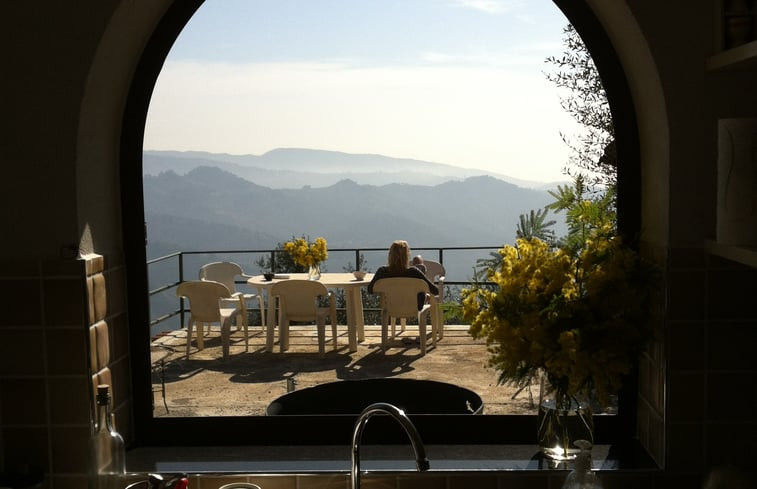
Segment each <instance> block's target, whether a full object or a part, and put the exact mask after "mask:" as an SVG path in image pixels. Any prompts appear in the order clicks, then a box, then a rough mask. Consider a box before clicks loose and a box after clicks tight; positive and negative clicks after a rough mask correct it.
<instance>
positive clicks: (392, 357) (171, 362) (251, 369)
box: [153, 325, 538, 416]
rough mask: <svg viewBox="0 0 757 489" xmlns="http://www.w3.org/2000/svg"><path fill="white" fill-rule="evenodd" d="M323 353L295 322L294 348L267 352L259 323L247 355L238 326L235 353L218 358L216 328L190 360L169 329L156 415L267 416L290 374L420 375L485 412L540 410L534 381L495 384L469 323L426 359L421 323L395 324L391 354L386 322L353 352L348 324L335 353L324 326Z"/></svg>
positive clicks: (314, 377)
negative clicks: (383, 343)
mask: <svg viewBox="0 0 757 489" xmlns="http://www.w3.org/2000/svg"><path fill="white" fill-rule="evenodd" d="M326 330H327V333H326V338H327V347H326V355H325V356H324V357H320V356H319V355H318V344H317V341H316V338H315V327H314V326H292V327H291V334H290V349H289V350H288V351H286V352H284V353H280V352H279V349H278V343H277V344H276V347H275V349H274V352H271V353H268V352H266V351H265V333H264V332H262V331H261V328H260V326H256V327H251V328H250V348H249V351H247V352H245V347H244V336H243V334H242V332H241V331H232V338H231V353H230V356H229V359H228V360H225V361H224V360H222V359H221V340H220V335H219V331H218V328H217V327H216V328H213V329H211V331H210V332H209V333H206V336H205V348H204V349H203V350H202V351H198V350H197V348H196V345H195V343H194V341H193V343H192V348H191V351H190V356H189V358H188V359H187V358H186V357H185V351H186V336H185V332H184V330H179V331H172V332H169V333H166V334H164V335H163V336H161V337H159V338H157V339H156V340H154V342H153V345H158V344H159V345H163V346H164V347H167V348H169V349H170V350H171V351H173V353H171V354H170V356H168V357H167V358H166V359H165V363H164V369H163V375H164V378H165V388H166V396H165V397H166V404H167V406H168V413H166V408H165V407H164V405H163V400H162V396H161V382H160V381H161V376H160V368H159V366H158V365H156V368H154V375H153V386H154V391H155V394H154V398H155V415H156V416H248V415H264V414H265V409H266V407H267V406H268V404H269V403H270V402H271V401H272V400H274V399H275V398H277V397H278V396H281V395H283V394H285V393H286V388H287V379H289V378H293V379H294V381H295V388H297V389H302V388H305V387H309V386H313V385H316V384H319V383H322V382H333V381H338V380H353V379H365V378H378V377H404V378H421V379H430V380H437V381H441V382H448V383H452V384H456V385H459V386H462V387H466V388H468V389H470V390H472V391H474V392H476V393H477V394H478V395H479V396H481V398H482V400H483V403H484V413H485V414H524V413H535V408H534V407H533V404H532V399H531V398H530V397H531V396H530V395H529V394H530V393H532V394H533V396H537V395H538V388H537V387H536V386H533V387H531V389H525V390H523V391H521V392H517V390H516V389H514V388H511V387H506V386H501V385H498V383H497V377H498V375H497V372H496V371H495V370H493V369H492V368H490V367H488V366H487V365H486V363H487V356H488V355H487V351H486V344H485V342H484V341H482V340H474V339H473V338H471V336H470V335H469V334H468V328H467V326H461V325H452V326H450V325H447V326H445V328H444V338H443V339H441V340H440V341H438V342H437V345H436V348H432V347H431V345H430V343H429V348H428V351H427V354H426V355H425V356H421V354H420V349H419V347H418V344H417V334H418V332H417V326H412V325H408V326H407V330H406V331H405V332H402V333H401V332H400V331H399V327H397V332H398V334H397V336H396V337H395V339H394V340H392V341H391V345H390V348H389V349H388V350H386V352H384V351H382V349H381V348H380V340H381V327H380V326H377V325H370V326H368V325H367V326H366V339H365V341H364V342H362V343H360V344H359V346H358V351H357V352H353V353H349V351H348V348H347V329H346V326H340V327H339V329H338V338H337V342H338V347H337V350H333V347H332V346H331V343H330V342H329V340H330V331H331V330H330V328H329V327H328V325H327V328H326Z"/></svg>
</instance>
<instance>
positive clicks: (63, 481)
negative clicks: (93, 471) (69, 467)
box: [53, 474, 89, 489]
mask: <svg viewBox="0 0 757 489" xmlns="http://www.w3.org/2000/svg"><path fill="white" fill-rule="evenodd" d="M88 483H89V478H88V477H87V475H86V474H81V475H78V474H77V475H72V474H64V475H55V476H54V477H53V487H54V488H55V489H83V488H85V487H88V486H87V484H88Z"/></svg>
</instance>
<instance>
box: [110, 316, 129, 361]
mask: <svg viewBox="0 0 757 489" xmlns="http://www.w3.org/2000/svg"><path fill="white" fill-rule="evenodd" d="M108 325H109V326H110V328H109V329H110V336H111V341H110V347H111V350H110V359H111V361H113V360H117V359H120V358H122V357H125V356H127V355H128V354H129V323H128V318H127V315H126V314H116V315H111V316H110V317H109V318H108Z"/></svg>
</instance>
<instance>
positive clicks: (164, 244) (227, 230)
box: [144, 160, 564, 333]
mask: <svg viewBox="0 0 757 489" xmlns="http://www.w3.org/2000/svg"><path fill="white" fill-rule="evenodd" d="M194 163H196V161H194V160H193V161H192V163H191V164H190V166H191V165H194ZM209 163H211V164H212V166H192V168H187V169H186V171H184V172H181V173H180V172H176V171H174V170H170V169H168V170H166V171H163V172H160V173H158V174H156V175H151V174H149V172H148V173H147V174H146V175H145V176H144V203H145V220H146V223H147V239H148V241H147V254H148V258H149V259H154V258H157V257H161V256H165V255H168V254H172V253H175V252H177V251H210V252H213V253H209V254H208V253H203V254H195V255H193V254H188V255H185V256H184V260H183V266H184V277H185V279H187V278H194V277H196V276H197V271H198V270H199V267H200V266H201V265H202V264H203V263H207V262H210V261H216V260H222V259H230V258H231V259H234V260H235V261H239V263H241V264H242V266H243V267H244V268H245V271H247V272H248V273H253V274H255V273H260V272H261V270H260V269H259V267H258V266H257V265H256V264H255V262H256V260H257V259H259V258H261V257H262V256H263V255H262V254H259V255H249V254H244V255H229V254H228V253H224V251H229V250H270V249H274V248H275V247H276V246H277V244H278V243H281V242H284V241H287V240H289V239H291V238H292V237H293V236H302V235H307V236H310V237H311V238H315V237H317V236H324V237H325V238H326V239H327V240H328V244H329V249H330V250H333V249H336V248H363V249H365V248H379V249H381V251H380V252H379V251H375V252H368V253H366V256H365V259H366V267H367V269H368V270H375V269H376V268H378V266H380V265H382V264H383V263H384V262H385V261H386V251H385V250H386V249H387V248H388V246H389V244H390V243H391V241H393V240H395V239H406V240H408V242H409V243H410V245H411V247H412V248H413V251H414V253H416V252H419V250H424V249H425V250H428V252H426V251H424V252H423V255H424V256H426V257H427V258H429V257H435V254H434V253H435V252H434V251H433V250H434V248H439V247H453V246H486V247H495V248H496V247H500V246H502V245H503V244H505V243H512V242H513V241H514V239H515V230H516V226H517V223H518V218H519V216H520V214H523V213H527V212H528V211H530V210H532V209H540V208H543V207H544V206H545V205H547V204H548V203H550V202H551V201H552V197H551V196H550V195H549V194H548V193H547V191H545V190H536V189H528V188H523V187H519V186H516V185H513V184H511V183H508V182H505V181H502V180H498V179H496V178H493V177H491V176H473V177H467V178H464V179H460V180H449V179H447V181H445V182H443V183H439V184H434V185H419V184H409V183H390V184H381V185H379V184H372V185H367V184H359V183H357V182H356V181H354V180H350V179H343V180H340V181H338V182H336V183H332V184H329V185H326V186H315V185H313V186H304V187H301V188H270V187H267V186H264V185H260V184H256V183H252V182H251V181H248V180H246V179H244V178H242V177H240V176H238V175H237V174H235V173H232V172H230V171H228V170H225V169H222V168H220V167H218V166H215V162H213V161H210V162H209ZM221 166H222V165H221ZM153 169H154V168H153ZM298 175H299V173H298ZM302 175H304V174H302ZM312 175H315V174H311V176H312ZM557 231H558V234H564V226H563V229H562V230H561V229H557ZM489 251H493V250H487V251H480V250H479V251H475V252H474V251H451V250H447V251H446V252H445V255H444V261H445V266H446V267H447V277H448V281H466V280H468V279H469V278H470V277H471V275H472V268H473V266H474V265H475V260H476V257H488V253H489ZM161 263H166V264H167V265H152V266H151V267H150V275H149V279H150V287H151V288H156V287H159V286H161V285H164V284H167V283H171V282H175V281H176V280H177V278H178V270H177V268H176V263H177V262H176V261H175V260H173V261H166V262H161ZM354 263H355V259H354V254H350V253H344V254H342V255H339V254H338V253H330V255H329V259H328V262H327V264H326V267H325V271H342V270H343V269H345V268H346V267H348V266H350V264H354ZM150 302H151V305H150V307H151V311H152V312H151V313H152V314H153V315H154V316H159V315H162V314H166V313H168V312H170V311H172V310H173V309H175V308H176V296H175V293H174V291H172V290H169V291H164V292H161V293H159V294H158V295H156V296H153V298H152V299H151V301H150ZM173 326H176V327H178V326H177V325H173ZM165 327H167V326H166V325H165V324H164V325H161V326H159V327H156V328H165ZM153 333H155V331H153Z"/></svg>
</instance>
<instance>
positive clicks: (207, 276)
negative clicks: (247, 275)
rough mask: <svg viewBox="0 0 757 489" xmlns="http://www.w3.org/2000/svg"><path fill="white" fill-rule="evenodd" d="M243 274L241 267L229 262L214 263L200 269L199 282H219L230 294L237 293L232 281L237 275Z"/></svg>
mask: <svg viewBox="0 0 757 489" xmlns="http://www.w3.org/2000/svg"><path fill="white" fill-rule="evenodd" d="M243 274H244V270H242V267H241V266H239V265H238V264H236V263H234V262H230V261H216V262H213V263H208V264H206V265H203V266H202V267H201V268H200V280H211V281H213V282H221V283H222V284H224V285H225V286H226V287H227V288H228V289H229V292H231V293H234V292H236V291H237V287H236V284H235V283H234V280H235V279H236V277H237V276H238V275H243Z"/></svg>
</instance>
